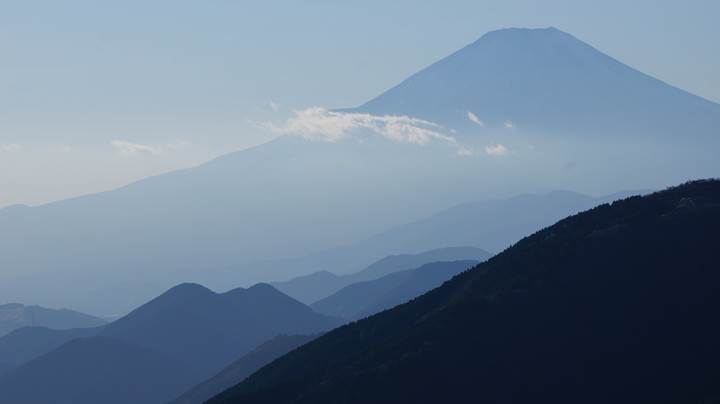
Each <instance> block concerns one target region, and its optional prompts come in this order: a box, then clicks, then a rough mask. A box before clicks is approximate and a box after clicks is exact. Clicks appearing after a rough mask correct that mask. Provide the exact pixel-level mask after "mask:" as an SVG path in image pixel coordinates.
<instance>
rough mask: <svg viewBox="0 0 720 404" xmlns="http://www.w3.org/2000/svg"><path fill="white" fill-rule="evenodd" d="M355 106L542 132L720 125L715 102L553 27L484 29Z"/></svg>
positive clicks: (671, 131) (698, 132)
mask: <svg viewBox="0 0 720 404" xmlns="http://www.w3.org/2000/svg"><path fill="white" fill-rule="evenodd" d="M352 111H359V112H366V113H371V114H378V115H382V114H395V115H408V116H415V117H420V118H424V119H427V120H429V121H432V122H436V123H440V124H442V125H445V126H448V127H452V128H455V129H472V131H473V132H478V131H480V133H482V132H490V131H492V130H506V129H507V128H506V126H507V124H508V122H512V124H513V125H515V126H517V127H518V128H523V129H524V130H526V131H531V132H535V133H538V134H543V135H545V136H553V135H555V136H557V135H559V134H568V133H582V134H583V135H584V136H590V135H605V136H607V135H608V134H618V135H630V134H635V135H638V134H643V135H653V136H663V137H665V136H667V137H674V136H677V134H678V133H692V134H693V137H696V138H697V137H707V136H712V137H713V138H716V137H717V128H718V127H719V126H720V105H718V104H715V103H713V102H710V101H708V100H705V99H702V98H700V97H697V96H694V95H692V94H689V93H687V92H685V91H682V90H680V89H678V88H675V87H672V86H670V85H668V84H666V83H663V82H662V81H659V80H657V79H654V78H652V77H650V76H648V75H646V74H643V73H641V72H639V71H637V70H635V69H633V68H631V67H629V66H627V65H624V64H622V63H621V62H619V61H617V60H615V59H613V58H611V57H610V56H607V55H605V54H604V53H602V52H600V51H598V50H597V49H595V48H593V47H592V46H590V45H588V44H587V43H584V42H582V41H581V40H579V39H577V38H576V37H574V36H572V35H570V34H568V33H565V32H562V31H560V30H558V29H555V28H546V29H518V28H510V29H502V30H499V31H493V32H490V33H487V34H486V35H484V36H483V37H481V38H480V39H478V40H477V41H476V42H474V43H472V44H470V45H468V46H466V47H464V48H462V49H460V50H459V51H457V52H455V53H453V54H452V55H450V56H448V57H446V58H444V59H442V60H440V61H438V62H437V63H434V64H432V65H431V66H429V67H427V68H425V69H423V70H421V71H419V72H418V73H416V74H414V75H412V76H411V77H409V78H408V79H407V80H404V81H403V82H402V83H400V84H398V85H397V86H395V87H393V88H391V89H389V90H388V91H386V92H384V93H383V94H381V95H379V96H378V97H376V98H374V99H372V100H370V101H368V102H367V103H365V104H363V105H362V106H360V107H359V108H356V109H354V110H352ZM468 113H472V114H474V116H475V117H476V120H479V121H481V122H482V126H480V125H478V124H477V123H476V122H473V121H472V120H471V119H470V118H469V116H470V115H469V114H468Z"/></svg>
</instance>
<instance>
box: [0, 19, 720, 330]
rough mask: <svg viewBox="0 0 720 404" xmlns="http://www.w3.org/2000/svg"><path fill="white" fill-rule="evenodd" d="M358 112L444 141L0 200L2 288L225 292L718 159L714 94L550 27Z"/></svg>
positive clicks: (679, 173) (64, 298)
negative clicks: (427, 229) (468, 219)
mask: <svg viewBox="0 0 720 404" xmlns="http://www.w3.org/2000/svg"><path fill="white" fill-rule="evenodd" d="M358 111H359V112H362V113H371V114H376V115H382V116H385V115H392V114H408V115H411V116H414V117H420V118H423V119H426V120H431V121H437V122H436V123H437V125H435V126H433V125H430V128H431V130H433V131H439V132H442V134H443V135H444V137H440V139H444V140H439V139H438V137H434V138H433V139H434V140H431V141H429V142H428V143H427V144H424V145H419V144H416V143H418V142H417V141H415V142H413V139H412V138H410V139H405V140H408V142H403V141H397V140H398V139H397V137H393V136H386V135H387V133H385V134H384V135H383V133H376V132H372V131H371V132H372V133H370V134H368V133H360V134H356V133H355V132H354V131H350V132H352V133H348V134H347V135H346V136H345V137H344V139H343V140H340V141H336V142H324V141H311V140H306V139H305V138H302V137H299V136H292V135H288V136H283V137H280V138H277V139H275V140H273V141H271V142H269V143H266V144H263V145H260V146H257V147H254V148H251V149H247V150H243V151H240V152H237V153H232V154H228V155H225V156H222V157H220V158H218V159H215V160H213V161H211V162H209V163H207V164H204V165H201V166H199V167H195V168H192V169H187V170H181V171H176V172H172V173H168V174H165V175H160V176H156V177H152V178H148V179H145V180H142V181H139V182H137V183H134V184H131V185H129V186H126V187H123V188H120V189H116V190H113V191H109V192H104V193H98V194H93V195H87V196H83V197H79V198H74V199H69V200H64V201H59V202H56V203H50V204H47V205H43V206H36V207H26V208H12V209H4V210H0V267H2V268H3V272H2V274H0V296H3V297H4V298H5V299H8V300H12V301H33V302H35V303H37V304H40V305H44V306H51V307H55V306H60V305H62V306H63V307H70V308H73V309H77V310H81V311H83V312H88V313H91V314H96V315H102V316H105V315H108V314H117V313H127V312H128V311H129V310H130V309H132V308H134V307H137V306H138V305H139V304H141V303H142V302H144V301H147V300H148V299H149V298H151V297H152V296H157V295H158V294H159V293H161V292H162V291H163V290H166V289H167V288H168V287H170V286H171V285H175V284H178V283H181V282H185V281H188V280H192V281H194V282H199V283H202V284H206V285H208V286H209V287H211V288H214V289H217V290H220V289H221V288H223V287H225V285H252V284H254V283H257V282H261V281H267V280H281V279H290V278H292V277H295V276H298V275H300V274H304V273H311V272H316V271H321V270H327V271H333V272H335V271H339V270H338V269H337V268H332V267H324V266H323V267H312V268H308V267H301V266H296V265H287V264H278V263H277V261H276V260H277V259H292V258H295V257H303V256H308V255H312V254H314V253H318V252H322V251H327V250H329V249H333V248H336V247H342V246H347V245H353V244H355V243H357V242H360V241H362V240H365V239H368V238H370V237H372V236H373V235H375V234H378V233H381V232H383V231H385V230H387V229H390V228H394V227H396V226H399V225H402V224H405V223H411V222H415V221H417V220H420V219H422V218H424V217H428V216H430V215H432V214H434V213H437V212H439V211H441V210H443V209H447V208H448V207H450V206H455V205H458V204H461V203H465V202H468V201H477V200H487V199H489V198H493V197H506V196H511V195H517V194H519V193H521V192H544V191H547V190H552V189H573V190H578V191H582V192H584V193H587V194H591V195H603V194H607V193H611V192H616V191H618V190H622V189H638V188H643V189H644V188H659V187H664V186H666V185H669V184H671V183H678V182H681V181H684V180H686V179H689V178H702V177H707V176H710V175H714V174H715V173H717V170H718V169H719V168H720V162H719V161H718V159H717V156H716V155H715V154H716V150H717V149H718V139H717V128H718V127H719V126H720V125H718V122H719V121H718V120H719V119H720V107H719V106H718V105H717V104H714V103H711V102H709V101H706V100H703V99H701V98H699V97H695V96H692V95H690V94H687V93H685V92H683V91H681V90H678V89H676V88H674V87H671V86H669V85H666V84H663V83H661V82H659V81H657V80H655V79H652V78H650V77H648V76H646V75H644V74H641V73H638V72H636V71H635V70H633V69H631V68H629V67H627V66H624V65H622V64H621V63H620V62H618V61H616V60H614V59H612V58H610V57H607V56H605V55H603V54H601V53H600V52H598V51H597V50H594V49H592V48H591V47H590V46H589V45H587V44H584V43H582V42H581V41H579V40H577V39H575V38H573V37H572V36H570V35H568V34H565V33H562V32H559V31H557V30H553V29H550V30H519V29H514V30H501V31H497V32H493V33H490V34H487V35H485V36H483V37H482V38H480V39H479V40H478V41H477V42H475V43H474V44H471V45H469V46H468V47H466V48H464V49H462V50H460V51H459V52H458V53H456V54H454V55H451V56H449V57H448V58H446V59H443V60H442V61H439V62H438V63H437V64H435V65H433V66H431V67H429V68H428V69H425V70H423V71H421V72H420V73H418V74H417V75H415V76H413V77H411V78H410V79H408V80H407V81H405V82H404V83H403V84H401V85H399V86H398V87H396V88H394V89H392V90H390V91H388V92H387V93H385V94H384V95H382V96H380V97H379V98H376V99H375V100H372V101H370V102H368V103H367V104H366V105H364V106H362V107H361V108H360V109H358V110H356V112H358ZM469 112H472V113H473V114H474V116H475V118H477V119H475V120H476V121H478V122H479V121H482V122H483V126H481V125H480V124H478V123H476V122H472V121H471V120H470V117H471V115H468V113H469ZM352 119H356V118H352ZM457 122H460V123H461V124H456V123H457ZM463 125H464V126H463ZM391 129H395V128H391ZM426 129H427V128H426ZM453 130H454V131H455V132H453ZM450 137H451V138H453V139H454V140H452V141H451V140H449V138H450ZM400 138H403V137H400ZM494 219H495V220H496V221H497V220H500V219H503V218H494ZM505 219H507V220H511V218H509V217H505ZM522 235H523V234H522V233H520V234H516V235H515V238H514V240H517V239H518V238H520V237H521V236H522ZM480 241H482V240H478V244H476V243H467V242H465V243H457V242H453V243H443V244H432V245H427V244H426V245H422V246H415V245H412V246H411V249H390V250H385V251H382V253H381V254H379V255H374V256H365V257H362V258H363V261H362V262H357V263H354V264H353V260H344V261H345V262H347V263H348V264H347V265H356V266H355V267H354V268H352V269H353V270H355V271H356V270H358V269H360V268H363V267H364V266H366V265H368V264H370V263H372V262H373V261H375V260H377V259H380V258H382V257H384V256H386V255H388V254H395V253H416V252H420V251H423V250H427V249H432V248H439V247H445V246H453V245H473V246H478V247H481V248H486V249H490V250H494V248H493V246H491V245H483V244H479V242H480ZM270 260H273V262H272V263H269V264H267V265H262V264H261V263H267V262H268V261H270ZM338 273H344V272H338ZM138 279H142V282H139V281H138ZM68 292H69V293H68ZM109 292H113V293H109Z"/></svg>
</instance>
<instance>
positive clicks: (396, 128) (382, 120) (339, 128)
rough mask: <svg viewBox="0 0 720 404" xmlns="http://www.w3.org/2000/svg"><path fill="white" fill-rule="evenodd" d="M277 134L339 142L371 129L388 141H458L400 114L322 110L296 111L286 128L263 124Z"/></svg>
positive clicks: (315, 108) (415, 119) (435, 128)
mask: <svg viewBox="0 0 720 404" xmlns="http://www.w3.org/2000/svg"><path fill="white" fill-rule="evenodd" d="M262 126H263V127H264V128H266V129H270V130H272V131H274V132H276V133H281V134H285V135H294V136H301V137H303V138H306V139H311V140H322V141H327V142H337V141H339V140H342V139H343V138H346V137H347V136H349V135H351V133H352V131H353V130H357V129H368V130H371V131H372V132H374V133H376V134H379V135H381V136H383V137H385V138H387V139H390V140H393V141H396V142H401V143H413V144H419V145H423V144H426V143H428V142H430V141H432V140H442V141H447V142H451V143H455V139H454V138H453V137H451V136H449V135H446V134H444V133H442V132H440V130H441V128H440V126H438V125H437V124H435V123H432V122H429V121H425V120H422V119H418V118H412V117H408V116H397V115H383V116H378V115H371V114H365V113H357V112H349V113H346V112H336V111H329V110H327V109H325V108H321V107H313V108H308V109H305V110H302V111H295V115H294V116H293V117H291V118H290V119H289V120H288V121H287V122H286V123H285V125H283V126H281V127H278V126H275V125H273V124H264V125H262Z"/></svg>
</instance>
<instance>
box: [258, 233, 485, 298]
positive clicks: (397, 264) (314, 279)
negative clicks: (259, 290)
mask: <svg viewBox="0 0 720 404" xmlns="http://www.w3.org/2000/svg"><path fill="white" fill-rule="evenodd" d="M491 255H492V254H490V253H489V252H487V251H485V250H482V249H480V248H475V247H446V248H438V249H434V250H429V251H424V252H422V253H418V254H397V255H389V256H387V257H385V258H383V259H380V260H378V261H376V262H374V263H372V264H370V265H369V266H367V267H366V268H364V269H363V270H361V271H358V272H355V273H352V274H348V275H336V274H334V273H332V272H328V271H320V272H315V273H312V274H310V275H304V276H300V277H297V278H293V279H291V280H289V281H285V282H274V283H272V285H273V286H274V287H276V288H277V289H278V290H280V291H282V292H283V293H285V294H287V295H288V296H291V297H294V298H295V299H298V300H299V301H301V302H303V303H306V304H311V303H314V302H317V301H318V300H320V299H323V298H326V297H328V296H330V295H331V294H333V293H335V292H337V291H339V290H340V289H342V288H344V287H346V286H348V285H352V284H354V283H358V282H366V281H371V280H375V279H379V278H382V277H384V276H386V275H389V274H392V273H395V272H400V271H404V270H409V269H415V268H417V267H419V266H421V265H424V264H428V263H431V262H437V261H455V260H477V261H485V260H486V259H488V258H490V256H491ZM348 259H349V258H348Z"/></svg>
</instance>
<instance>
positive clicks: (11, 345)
mask: <svg viewBox="0 0 720 404" xmlns="http://www.w3.org/2000/svg"><path fill="white" fill-rule="evenodd" d="M338 324H340V320H337V319H333V318H330V317H327V316H324V315H320V314H316V313H315V312H313V311H312V309H310V308H309V307H308V306H305V305H304V304H302V303H300V302H298V301H296V300H294V299H292V298H290V297H288V296H286V295H284V294H282V293H281V292H279V291H277V290H276V289H274V288H273V287H272V286H270V285H267V284H258V285H256V286H253V287H251V288H248V289H243V288H238V289H234V290H231V291H229V292H226V293H221V294H219V293H215V292H213V291H211V290H209V289H207V288H205V287H203V286H200V285H197V284H182V285H179V286H176V287H174V288H172V289H170V290H169V291H167V292H166V293H164V294H162V295H161V296H159V297H157V298H155V299H153V300H152V301H150V302H148V303H147V304H145V305H143V306H141V307H140V308H138V309H136V310H134V311H133V312H131V313H130V314H128V315H127V316H125V317H123V318H121V319H119V320H117V321H115V322H112V323H110V324H108V325H105V326H102V327H98V328H94V329H75V330H63V331H58V330H49V329H47V328H37V327H36V328H23V329H20V330H17V331H15V332H13V333H10V334H9V335H7V336H5V337H3V338H0V361H2V362H6V363H11V364H14V365H15V366H20V367H19V368H18V369H16V370H14V371H11V372H10V373H8V374H7V375H6V376H5V378H3V379H2V380H9V381H8V383H11V384H13V385H15V386H18V387H15V388H14V389H15V390H13V391H17V394H18V396H20V395H22V392H23V389H25V388H28V387H29V386H31V385H33V384H34V383H37V382H39V381H40V382H42V381H43V380H44V379H43V375H47V374H48V372H63V373H66V374H65V375H63V377H64V379H63V383H64V384H65V385H67V386H68V387H67V388H66V389H63V390H62V396H60V395H59V394H61V391H57V394H58V396H57V397H58V398H57V400H58V401H57V402H60V400H65V401H62V402H66V401H67V402H73V403H75V404H80V403H96V402H98V401H93V400H91V398H92V397H95V395H94V394H95V393H94V392H98V391H103V392H110V391H116V393H117V394H120V392H122V394H123V395H122V398H123V399H124V400H125V401H124V402H140V400H141V397H140V396H141V395H143V394H144V392H145V390H144V389H145V388H150V387H143V388H139V389H136V388H132V387H130V386H132V385H134V384H135V383H136V381H137V380H138V379H135V377H136V375H137V374H136V373H133V372H130V371H129V370H128V369H127V368H126V369H125V370H126V371H127V372H126V371H122V372H120V371H117V372H118V373H111V375H113V377H108V378H103V379H102V380H97V381H95V382H93V383H86V382H83V381H82V377H83V376H84V375H85V374H87V373H92V372H94V371H95V370H97V372H98V373H99V374H103V372H105V371H106V369H104V367H106V366H111V363H109V362H107V361H106V360H104V359H103V358H104V357H106V358H113V357H115V356H116V355H119V353H118V352H117V351H115V348H116V347H117V348H118V349H119V350H121V351H122V352H128V351H131V350H132V349H134V348H131V347H135V348H137V349H139V350H141V351H137V350H135V351H134V352H135V353H132V352H129V353H128V357H132V358H133V361H132V364H131V362H130V361H129V360H128V362H127V365H128V366H130V365H132V366H139V367H143V366H144V367H147V368H148V369H157V368H158V367H161V368H163V369H164V370H163V372H162V374H158V375H157V377H158V378H159V379H158V383H159V384H160V386H163V385H164V384H163V383H165V382H166V381H173V383H171V384H168V385H166V387H167V388H159V390H158V394H160V392H162V394H161V395H162V399H163V400H165V401H169V400H171V399H173V398H175V397H177V396H178V395H180V394H181V393H182V392H183V391H184V390H186V389H188V388H190V387H191V386H192V385H194V384H197V383H199V382H201V381H203V380H205V379H207V378H209V377H210V376H212V375H213V374H215V373H217V372H218V371H219V370H221V369H222V368H224V367H225V366H227V365H229V364H230V363H231V362H232V361H233V360H234V359H236V358H239V357H241V356H243V355H245V354H246V353H248V352H250V351H251V350H252V349H253V348H255V347H256V346H258V345H260V344H261V343H263V342H265V341H267V340H269V339H271V338H273V337H275V336H277V335H280V334H313V333H318V332H321V331H326V330H328V329H331V328H333V327H335V326H337V325H338ZM88 338H89V339H88ZM93 338H95V339H93ZM77 341H81V342H77ZM68 352H72V355H76V356H77V357H78V360H77V361H73V360H68V356H70V354H69V353H68ZM142 352H152V353H153V355H145V354H142ZM74 366H78V368H75V367H74ZM96 367H100V368H98V369H96ZM112 372H115V370H112ZM173 372H174V373H173ZM123 374H124V375H125V378H123V377H122V375H123ZM141 374H142V375H144V376H143V378H144V379H143V380H144V382H143V383H144V384H145V385H148V386H152V385H153V383H154V380H155V379H154V378H153V377H151V376H152V372H151V373H141ZM93 380H94V379H93ZM26 392H27V393H28V397H38V396H35V395H31V394H30V392H28V391H26ZM33 394H35V393H33ZM13 397H15V396H13ZM151 397H155V396H151ZM81 399H82V400H87V401H81ZM142 399H143V400H144V399H145V398H142ZM38 400H39V401H36V402H43V401H42V399H41V398H38ZM68 400H69V401H68ZM101 401H102V400H101ZM0 402H2V403H6V402H7V403H13V402H14V401H12V400H10V401H7V400H5V399H4V398H3V396H2V394H0ZM45 402H47V401H45ZM121 402H122V401H121ZM143 402H144V401H143Z"/></svg>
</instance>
